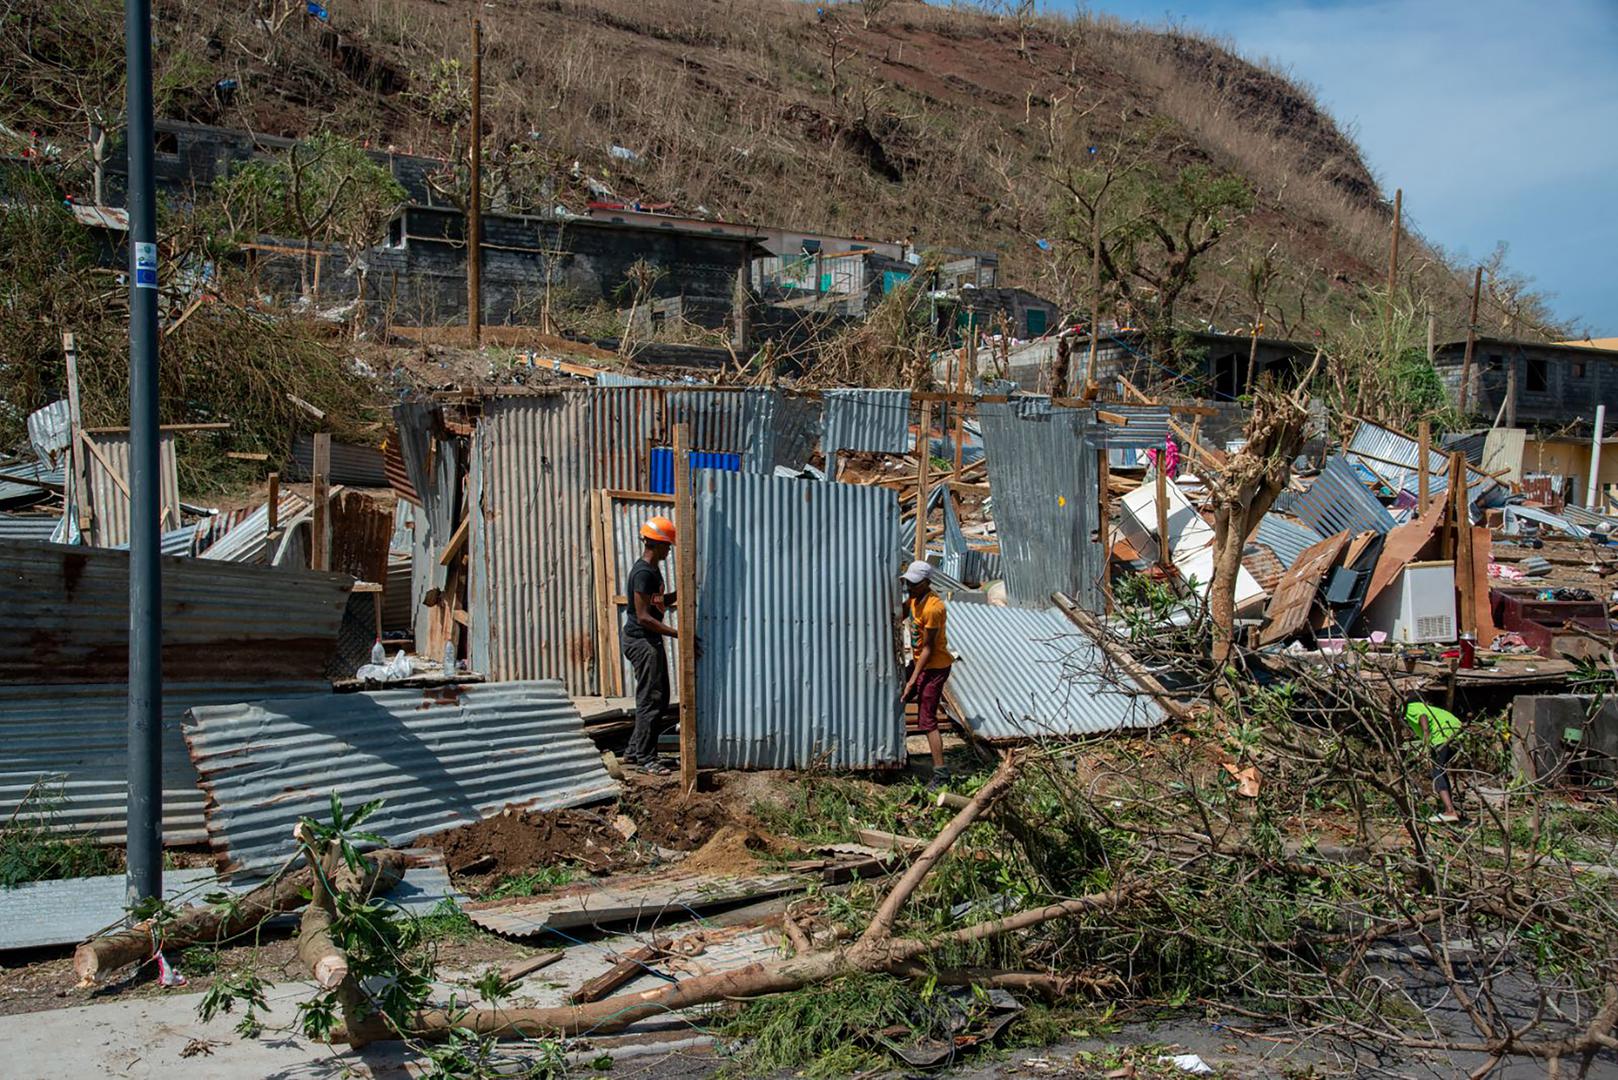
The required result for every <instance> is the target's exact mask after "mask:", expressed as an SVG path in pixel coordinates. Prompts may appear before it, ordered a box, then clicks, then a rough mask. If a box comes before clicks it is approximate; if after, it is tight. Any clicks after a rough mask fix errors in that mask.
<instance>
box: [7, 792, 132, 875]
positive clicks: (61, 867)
mask: <svg viewBox="0 0 1618 1080" xmlns="http://www.w3.org/2000/svg"><path fill="white" fill-rule="evenodd" d="M65 803H66V797H65V795H64V794H63V787H62V783H61V781H60V780H56V781H55V782H54V783H48V782H47V781H45V780H43V779H42V780H41V781H39V782H37V783H35V785H34V786H33V787H32V788H31V789H30V790H29V792H28V794H27V795H26V796H25V797H24V799H23V801H22V804H21V805H20V806H19V807H18V809H17V813H16V816H15V817H14V818H13V819H12V820H11V822H10V823H9V824H7V825H6V826H5V827H4V828H3V829H0V888H7V889H9V888H13V887H15V886H17V885H21V884H23V883H25V882H29V881H52V880H56V879H58V878H75V877H88V876H91V875H94V874H112V873H116V872H117V871H118V869H119V867H120V865H121V864H120V863H119V860H118V858H117V856H116V855H115V854H114V853H113V852H112V851H111V850H110V849H108V848H105V847H102V846H101V845H100V844H97V843H96V842H95V841H94V840H92V839H91V838H90V837H87V836H66V835H63V834H62V833H60V832H58V831H56V829H55V827H54V823H55V819H56V815H57V814H58V813H59V812H60V810H61V808H62V806H63V805H64V804H65Z"/></svg>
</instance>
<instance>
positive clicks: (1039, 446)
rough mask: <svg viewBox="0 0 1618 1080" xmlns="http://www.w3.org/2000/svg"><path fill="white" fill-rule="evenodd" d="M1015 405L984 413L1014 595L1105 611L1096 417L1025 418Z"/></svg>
mask: <svg viewBox="0 0 1618 1080" xmlns="http://www.w3.org/2000/svg"><path fill="white" fill-rule="evenodd" d="M1019 408H1020V406H1019V405H1017V404H1015V403H1007V404H994V403H987V402H986V403H984V404H983V405H982V406H981V407H980V409H979V417H980V419H981V422H982V425H983V444H984V449H985V452H986V454H987V457H988V469H989V487H990V489H991V490H992V491H993V492H994V519H995V525H996V529H997V533H998V536H999V538H1000V564H1001V569H1002V570H1003V571H1004V572H1005V582H1006V595H1007V597H1008V598H1009V599H1010V600H1011V602H1013V603H1015V604H1020V605H1024V606H1027V605H1032V606H1036V607H1043V606H1045V605H1047V604H1049V603H1050V596H1051V594H1052V593H1053V592H1064V593H1067V594H1068V595H1069V596H1071V597H1073V599H1074V600H1075V601H1076V602H1077V603H1078V604H1079V605H1080V606H1081V607H1083V608H1085V609H1086V610H1090V611H1094V610H1098V609H1099V608H1100V606H1101V589H1100V578H1101V570H1102V562H1101V545H1100V544H1099V543H1098V542H1097V540H1096V537H1095V526H1096V522H1095V517H1096V513H1097V509H1098V507H1097V490H1096V463H1095V454H1094V453H1093V452H1092V451H1091V449H1090V448H1089V447H1087V446H1086V444H1085V437H1086V435H1087V434H1088V433H1089V431H1090V417H1089V413H1088V412H1086V411H1084V410H1079V409H1049V410H1048V411H1044V412H1040V411H1038V410H1036V411H1034V412H1032V413H1030V414H1020V413H1019Z"/></svg>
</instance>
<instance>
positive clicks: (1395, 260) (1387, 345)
mask: <svg viewBox="0 0 1618 1080" xmlns="http://www.w3.org/2000/svg"><path fill="white" fill-rule="evenodd" d="M1404 203H1405V190H1404V188H1395V189H1394V192H1393V243H1392V244H1391V245H1390V246H1389V248H1388V301H1387V303H1388V306H1387V311H1386V313H1385V314H1384V315H1383V317H1382V351H1383V353H1385V354H1386V356H1385V359H1387V360H1390V361H1391V360H1392V358H1393V357H1392V353H1393V290H1394V288H1395V287H1396V286H1397V285H1398V282H1399V225H1400V219H1401V218H1402V217H1403V216H1404Z"/></svg>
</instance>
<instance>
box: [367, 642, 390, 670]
mask: <svg viewBox="0 0 1618 1080" xmlns="http://www.w3.org/2000/svg"><path fill="white" fill-rule="evenodd" d="M387 660H388V651H387V650H386V649H384V648H383V647H382V639H381V638H377V639H376V644H374V645H372V646H371V663H373V664H385V663H387Z"/></svg>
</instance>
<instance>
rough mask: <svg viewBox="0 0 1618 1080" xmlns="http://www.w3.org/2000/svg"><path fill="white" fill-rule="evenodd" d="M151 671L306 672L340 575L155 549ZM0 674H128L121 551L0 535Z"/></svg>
mask: <svg viewBox="0 0 1618 1080" xmlns="http://www.w3.org/2000/svg"><path fill="white" fill-rule="evenodd" d="M159 562H160V564H161V566H162V575H163V679H164V683H165V685H170V684H174V683H177V682H202V683H206V682H217V681H218V680H219V679H220V678H221V676H222V675H223V674H224V673H226V672H231V671H240V672H241V673H242V679H243V680H244V681H252V682H264V681H266V680H276V679H288V678H293V679H303V678H310V677H313V676H316V675H318V674H319V673H320V672H321V671H322V670H323V669H324V668H325V665H326V661H327V660H328V659H329V658H330V656H331V653H332V650H333V649H334V648H335V646H336V640H337V629H338V626H339V624H340V623H341V621H342V617H343V609H344V607H345V606H346V605H347V603H348V593H349V589H350V588H351V587H352V586H353V581H352V579H350V578H348V577H346V576H344V575H342V574H328V573H320V572H315V571H309V570H291V569H276V568H271V567H260V566H243V565H240V564H236V563H227V562H209V561H207V560H204V559H176V558H163V559H160V560H159ZM0 594H3V595H4V596H5V597H6V618H5V619H4V620H3V621H0V683H5V684H11V685H22V684H27V683H63V684H69V685H73V684H79V683H86V682H109V683H111V682H116V683H119V684H122V683H123V682H124V681H125V679H126V678H127V676H128V662H129V660H128V658H129V553H128V552H127V551H112V550H108V549H105V548H86V547H68V546H66V545H61V544H33V543H27V542H25V541H0Z"/></svg>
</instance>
